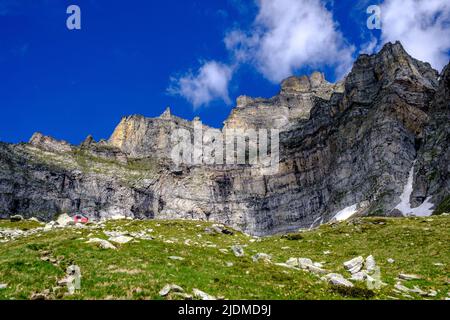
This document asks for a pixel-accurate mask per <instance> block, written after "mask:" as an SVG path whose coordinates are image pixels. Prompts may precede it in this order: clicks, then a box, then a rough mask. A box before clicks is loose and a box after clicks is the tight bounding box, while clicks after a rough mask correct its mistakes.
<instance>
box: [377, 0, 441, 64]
mask: <svg viewBox="0 0 450 320" xmlns="http://www.w3.org/2000/svg"><path fill="white" fill-rule="evenodd" d="M381 23H382V27H381V32H382V39H381V40H382V42H383V43H385V42H388V41H391V42H394V41H396V40H400V41H401V42H402V44H403V46H404V47H405V49H406V51H408V53H409V54H411V55H412V56H413V57H415V58H417V59H420V60H422V61H426V62H429V63H430V64H431V65H432V66H433V67H434V68H436V69H438V70H441V69H442V68H443V67H444V66H445V65H446V64H447V63H448V61H449V54H448V53H449V50H450V1H448V0H386V1H385V2H384V3H383V4H382V5H381Z"/></svg>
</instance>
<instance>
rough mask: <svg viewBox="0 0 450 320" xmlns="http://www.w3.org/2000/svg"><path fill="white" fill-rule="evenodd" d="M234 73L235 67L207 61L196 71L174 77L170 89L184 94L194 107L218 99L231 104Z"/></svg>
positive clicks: (171, 92)
mask: <svg viewBox="0 0 450 320" xmlns="http://www.w3.org/2000/svg"><path fill="white" fill-rule="evenodd" d="M232 75H233V67H231V66H228V65H225V64H222V63H219V62H217V61H206V62H204V63H203V64H202V66H201V67H200V68H199V69H198V71H197V72H196V73H192V72H188V73H187V74H185V75H182V76H181V77H179V78H172V79H171V85H170V87H169V89H168V91H169V93H170V94H174V95H179V96H182V97H183V98H185V99H186V100H187V101H189V102H190V103H191V104H192V105H193V106H194V108H198V107H200V106H204V105H208V104H209V103H210V102H212V101H213V100H218V99H220V100H223V101H224V102H225V103H227V104H230V103H231V100H230V97H229V94H228V86H229V83H230V80H231V78H232Z"/></svg>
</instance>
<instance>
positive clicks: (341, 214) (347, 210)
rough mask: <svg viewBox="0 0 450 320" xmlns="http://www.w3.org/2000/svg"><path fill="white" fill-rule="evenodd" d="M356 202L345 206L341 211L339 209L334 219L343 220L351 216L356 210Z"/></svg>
mask: <svg viewBox="0 0 450 320" xmlns="http://www.w3.org/2000/svg"><path fill="white" fill-rule="evenodd" d="M357 208H358V204H354V205H352V206H350V207H347V208H345V209H343V210H341V211H339V212H338V213H337V214H336V215H335V216H334V219H336V220H337V221H345V220H347V219H348V218H350V217H351V216H353V215H354V214H355V213H356V212H358V209H357Z"/></svg>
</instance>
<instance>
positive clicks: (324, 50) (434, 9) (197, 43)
mask: <svg viewBox="0 0 450 320" xmlns="http://www.w3.org/2000/svg"><path fill="white" fill-rule="evenodd" d="M71 4H77V5H79V6H80V8H81V13H82V18H81V21H82V28H81V30H68V29H67V28H66V24H65V22H66V19H67V17H68V15H67V14H66V8H67V7H68V6H69V5H71ZM371 5H377V6H378V8H379V10H380V19H381V20H380V24H381V29H379V30H378V29H369V28H368V26H367V20H368V18H369V17H370V16H371V12H367V9H368V7H370V6H371ZM372 22H373V20H372ZM396 40H400V41H401V42H402V43H403V45H404V47H405V49H406V50H407V51H408V52H409V53H410V54H411V55H412V56H414V57H416V58H418V59H420V60H423V61H427V62H430V63H431V65H432V66H433V67H434V68H435V69H437V70H439V71H440V70H441V69H442V68H443V67H444V66H445V65H446V64H447V63H448V62H449V51H450V1H448V0H373V1H369V0H255V1H253V0H217V1H205V0H197V1H182V0H166V1H145V0H129V1H127V2H126V3H124V2H122V1H110V2H105V1H99V0H72V1H65V0H0V70H2V72H0V106H1V108H2V109H1V113H2V117H1V118H0V122H1V123H0V140H2V141H8V142H18V141H26V140H28V138H29V137H30V136H31V134H32V133H33V132H34V131H41V132H43V133H44V134H50V135H53V136H55V137H57V138H60V139H65V140H68V141H69V142H72V143H79V142H80V141H81V140H82V139H83V138H84V137H85V136H86V135H87V134H93V135H94V137H95V138H96V139H100V138H108V137H109V135H110V134H111V132H112V130H113V128H114V126H115V125H116V124H117V123H118V121H120V118H121V117H122V116H124V115H129V114H135V113H138V114H143V115H145V116H149V117H153V116H158V115H159V114H160V113H162V112H163V110H164V109H165V108H166V107H167V106H168V105H170V107H171V108H172V111H173V113H175V114H177V115H179V116H181V117H184V118H187V119H192V118H193V117H194V116H200V117H201V119H202V120H203V121H204V122H205V123H207V124H209V125H212V126H215V127H220V126H221V123H222V121H223V120H224V119H225V118H226V117H227V116H228V114H229V112H230V110H231V108H232V107H233V105H234V101H235V99H236V97H237V96H239V95H241V94H246V95H250V96H263V97H270V96H272V95H274V94H276V93H277V92H278V90H279V83H280V82H281V81H282V80H283V79H284V78H286V77H288V76H291V75H302V74H309V73H311V72H312V71H314V70H320V71H322V72H324V73H325V74H326V77H327V79H328V80H329V81H336V80H339V79H341V78H342V77H344V76H345V75H346V74H347V73H348V72H349V70H350V69H351V66H352V63H353V61H354V60H355V59H356V57H357V56H358V55H359V54H361V53H367V54H372V53H375V52H376V51H378V50H379V49H380V48H381V47H382V45H383V44H384V43H386V42H388V41H396Z"/></svg>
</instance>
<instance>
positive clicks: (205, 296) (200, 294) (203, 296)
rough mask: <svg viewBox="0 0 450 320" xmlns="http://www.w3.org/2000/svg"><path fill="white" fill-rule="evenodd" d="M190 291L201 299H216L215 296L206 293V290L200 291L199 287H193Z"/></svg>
mask: <svg viewBox="0 0 450 320" xmlns="http://www.w3.org/2000/svg"><path fill="white" fill-rule="evenodd" d="M192 292H193V294H194V297H196V298H199V299H202V300H217V298H216V297H214V296H211V295H209V294H207V293H206V292H203V291H201V290H199V289H195V288H194V289H193V290H192Z"/></svg>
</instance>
